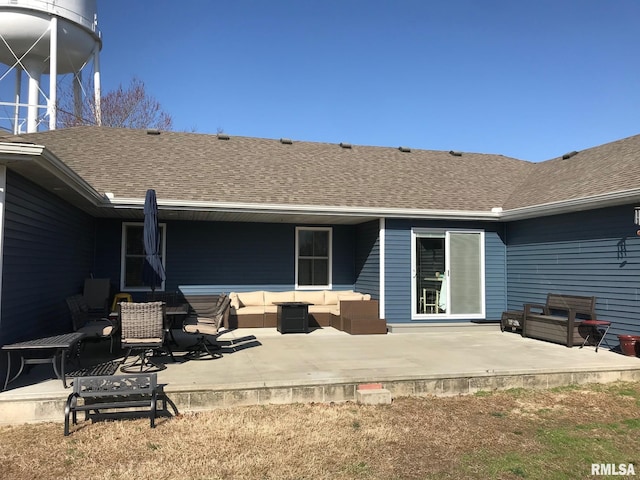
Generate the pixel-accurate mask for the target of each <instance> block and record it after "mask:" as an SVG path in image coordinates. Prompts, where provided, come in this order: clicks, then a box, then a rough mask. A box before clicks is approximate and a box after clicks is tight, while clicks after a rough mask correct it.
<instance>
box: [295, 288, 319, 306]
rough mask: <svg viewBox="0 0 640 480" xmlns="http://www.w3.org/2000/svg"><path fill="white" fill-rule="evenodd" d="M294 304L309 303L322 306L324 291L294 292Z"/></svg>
mask: <svg viewBox="0 0 640 480" xmlns="http://www.w3.org/2000/svg"><path fill="white" fill-rule="evenodd" d="M295 301H296V302H309V303H313V304H314V305H324V290H321V291H319V292H301V291H297V290H296V292H295Z"/></svg>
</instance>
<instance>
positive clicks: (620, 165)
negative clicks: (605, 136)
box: [503, 135, 640, 210]
mask: <svg viewBox="0 0 640 480" xmlns="http://www.w3.org/2000/svg"><path fill="white" fill-rule="evenodd" d="M638 179H640V135H635V136H632V137H628V138H624V139H622V140H618V141H615V142H611V143H606V144H604V145H599V146H597V147H593V148H589V149H586V150H582V151H579V152H576V151H573V152H568V153H567V154H565V155H563V156H562V157H558V158H554V159H551V160H547V161H546V162H541V163H537V164H536V165H535V168H533V169H532V170H531V171H530V172H529V173H528V174H527V175H525V177H524V178H523V180H522V182H521V183H520V184H519V185H518V186H517V188H516V189H514V191H513V193H512V194H511V196H510V197H509V198H508V199H507V200H506V202H505V203H504V206H503V207H504V209H505V210H510V209H516V208H524V207H531V206H539V205H545V204H552V203H557V202H567V201H570V200H577V199H584V198H594V197H599V196H612V195H613V194H620V195H622V194H624V193H626V192H629V193H632V192H634V191H637V190H638V189H640V181H639V180H638Z"/></svg>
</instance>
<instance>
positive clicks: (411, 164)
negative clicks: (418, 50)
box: [0, 126, 640, 218]
mask: <svg viewBox="0 0 640 480" xmlns="http://www.w3.org/2000/svg"><path fill="white" fill-rule="evenodd" d="M0 141H13V142H28V143H33V144H39V145H44V146H45V147H46V149H47V150H48V151H49V152H51V153H52V154H53V155H54V156H55V157H57V158H58V159H59V160H61V161H62V162H64V164H65V165H66V166H68V167H69V168H71V169H72V170H73V171H74V172H75V173H76V174H77V175H78V176H79V177H81V178H82V179H83V180H84V181H85V182H87V184H88V185H90V186H91V187H92V188H93V189H94V190H95V191H96V192H98V193H99V194H101V195H104V194H106V193H107V192H109V193H110V194H113V196H115V197H114V198H130V199H143V198H144V194H145V192H146V190H147V189H148V188H153V189H155V190H156V192H157V196H158V201H159V203H162V202H165V203H166V204H171V205H175V206H180V205H183V204H184V205H189V204H194V203H198V204H202V205H207V204H220V203H224V204H226V205H233V204H238V205H239V204H242V205H283V206H300V205H303V206H305V207H309V208H311V209H313V208H318V209H321V208H331V209H334V211H336V212H339V211H341V210H344V211H345V212H347V211H349V210H351V211H355V210H357V209H366V210H367V211H369V212H375V211H377V210H380V211H386V212H392V213H393V211H394V210H397V211H402V212H414V211H415V212H416V213H418V212H420V214H421V215H422V216H425V212H427V214H428V212H466V213H467V214H470V215H471V216H473V214H477V215H481V214H486V213H488V212H491V211H492V209H495V208H497V207H501V208H502V209H503V210H504V212H505V215H506V217H508V212H509V211H512V212H513V211H517V210H523V209H532V208H533V209H535V208H537V207H538V206H541V205H542V206H544V205H554V204H560V203H562V202H572V201H575V200H576V199H585V198H592V197H593V198H597V197H599V196H606V195H609V194H611V193H612V192H623V193H624V192H634V191H635V193H638V185H637V180H636V179H637V178H638V177H639V174H640V161H638V159H637V157H638V154H640V135H638V136H635V137H630V138H627V139H623V140H620V141H617V142H613V143H610V144H606V145H602V146H599V147H594V148H592V149H588V150H584V151H581V152H578V153H576V154H574V155H567V156H566V157H568V158H565V159H563V158H557V159H552V160H549V161H546V162H541V163H532V162H526V161H523V160H518V159H514V158H509V157H505V156H502V155H492V154H479V153H467V152H461V153H460V152H447V151H434V150H418V149H406V148H402V149H399V148H397V147H373V146H361V145H346V144H330V143H317V142H304V141H292V142H282V141H280V140H278V139H264V138H251V137H241V136H227V135H206V134H196V133H181V132H157V131H147V130H132V129H119V128H109V127H89V126H87V127H75V128H67V129H61V130H53V131H46V132H39V133H33V134H26V135H22V136H20V137H13V138H12V139H10V140H9V139H7V138H5V139H0ZM407 150H409V151H407ZM546 214H548V213H546ZM388 215H391V214H389V213H388ZM381 216H382V215H381ZM506 217H505V218H506ZM496 218H497V217H496Z"/></svg>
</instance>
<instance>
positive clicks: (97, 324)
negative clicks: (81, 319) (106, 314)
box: [78, 320, 113, 337]
mask: <svg viewBox="0 0 640 480" xmlns="http://www.w3.org/2000/svg"><path fill="white" fill-rule="evenodd" d="M78 331H79V332H83V333H86V335H87V337H108V336H109V335H111V334H112V333H113V323H111V322H110V321H109V320H95V321H91V320H90V321H88V322H87V323H85V324H84V326H82V327H81V328H79V329H78Z"/></svg>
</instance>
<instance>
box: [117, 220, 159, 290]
mask: <svg viewBox="0 0 640 480" xmlns="http://www.w3.org/2000/svg"><path fill="white" fill-rule="evenodd" d="M165 227H166V224H164V223H161V224H158V229H159V230H160V257H161V258H162V264H163V265H164V264H165V237H166V228H165ZM143 228H144V227H143V224H142V223H123V224H122V259H121V269H120V271H121V273H120V289H121V290H130V291H136V290H138V291H145V290H149V287H147V286H146V285H145V284H144V282H143V281H142V266H143V264H144V257H145V255H144V242H143ZM158 290H164V282H163V283H162V285H161V286H160V288H159V289H158Z"/></svg>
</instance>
